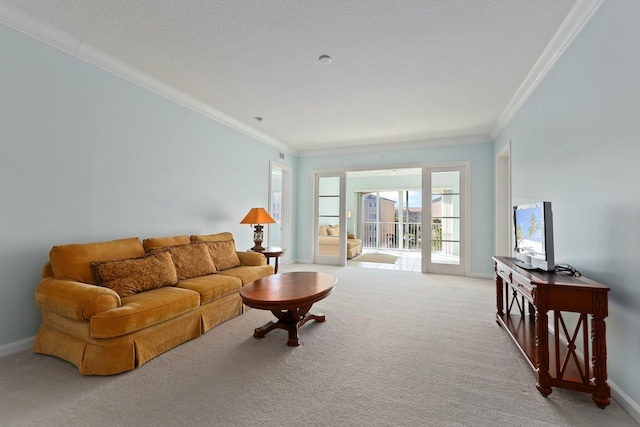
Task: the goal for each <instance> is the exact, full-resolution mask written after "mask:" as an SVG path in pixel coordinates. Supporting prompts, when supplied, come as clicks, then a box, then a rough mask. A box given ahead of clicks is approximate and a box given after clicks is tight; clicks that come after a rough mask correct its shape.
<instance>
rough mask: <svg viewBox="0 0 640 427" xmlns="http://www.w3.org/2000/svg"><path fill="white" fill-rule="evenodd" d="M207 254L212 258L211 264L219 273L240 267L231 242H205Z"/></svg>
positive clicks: (233, 244)
mask: <svg viewBox="0 0 640 427" xmlns="http://www.w3.org/2000/svg"><path fill="white" fill-rule="evenodd" d="M207 246H208V247H209V253H211V258H213V263H214V264H215V265H216V268H217V269H218V270H220V271H222V270H228V269H230V268H233V267H237V266H239V265H240V259H239V258H238V254H237V253H236V245H235V243H234V241H233V240H227V241H224V242H207Z"/></svg>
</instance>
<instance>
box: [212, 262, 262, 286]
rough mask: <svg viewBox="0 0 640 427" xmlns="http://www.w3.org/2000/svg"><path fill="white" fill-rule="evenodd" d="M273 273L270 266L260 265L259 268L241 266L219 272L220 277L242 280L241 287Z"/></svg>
mask: <svg viewBox="0 0 640 427" xmlns="http://www.w3.org/2000/svg"><path fill="white" fill-rule="evenodd" d="M273 272H274V269H273V266H272V265H266V264H265V265H260V266H247V265H241V266H239V267H234V268H230V269H228V270H224V271H221V272H220V275H221V276H232V277H237V278H238V279H240V280H242V285H243V286H244V285H246V284H247V283H249V282H253V281H254V280H258V279H261V278H263V277H266V276H270V275H272V274H273Z"/></svg>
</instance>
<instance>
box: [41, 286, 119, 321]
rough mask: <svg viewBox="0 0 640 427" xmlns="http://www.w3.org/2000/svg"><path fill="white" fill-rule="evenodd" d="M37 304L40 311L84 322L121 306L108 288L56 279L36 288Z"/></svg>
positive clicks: (117, 298) (114, 294)
mask: <svg viewBox="0 0 640 427" xmlns="http://www.w3.org/2000/svg"><path fill="white" fill-rule="evenodd" d="M36 303H37V304H38V305H39V306H40V307H42V309H43V310H49V311H53V312H54V313H57V314H59V315H61V316H64V317H67V318H69V319H74V320H85V321H88V320H89V319H91V317H92V316H93V315H95V314H97V313H101V312H103V311H107V310H111V309H112V308H117V307H120V306H121V305H122V301H121V300H120V296H119V295H118V294H117V293H116V292H115V291H113V290H111V289H109V288H105V287H102V286H96V285H88V284H86V283H81V282H74V281H73V280H64V279H56V278H55V277H46V278H44V279H42V280H41V281H40V283H39V284H38V287H37V288H36Z"/></svg>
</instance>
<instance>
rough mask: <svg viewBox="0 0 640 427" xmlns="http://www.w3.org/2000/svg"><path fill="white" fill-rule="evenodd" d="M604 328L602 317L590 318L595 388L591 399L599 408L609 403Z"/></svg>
mask: <svg viewBox="0 0 640 427" xmlns="http://www.w3.org/2000/svg"><path fill="white" fill-rule="evenodd" d="M598 314H601V313H598ZM606 328H607V325H606V323H605V321H604V319H603V318H601V317H599V316H597V315H594V316H593V317H592V319H591V341H592V342H591V345H592V350H593V357H592V359H591V362H592V368H593V374H594V378H593V382H594V384H595V390H594V393H593V395H592V396H591V399H593V401H594V402H595V403H596V405H598V407H599V408H603V409H604V408H605V407H607V406H609V404H610V403H611V402H610V401H609V396H611V389H610V388H609V384H607V344H606V339H605V336H606Z"/></svg>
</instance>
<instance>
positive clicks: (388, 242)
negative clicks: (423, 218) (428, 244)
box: [362, 222, 422, 251]
mask: <svg viewBox="0 0 640 427" xmlns="http://www.w3.org/2000/svg"><path fill="white" fill-rule="evenodd" d="M421 245H422V223H419V222H404V223H402V230H401V229H400V223H398V222H364V223H363V225H362V247H363V248H377V249H407V250H416V251H418V250H420V249H421V247H422V246H421Z"/></svg>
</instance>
